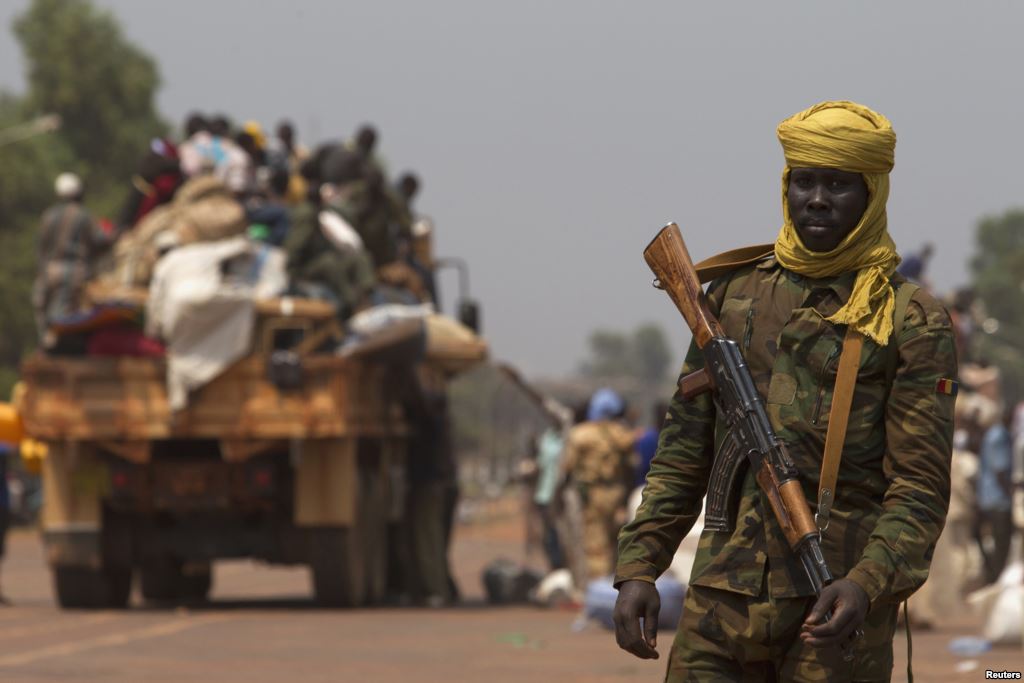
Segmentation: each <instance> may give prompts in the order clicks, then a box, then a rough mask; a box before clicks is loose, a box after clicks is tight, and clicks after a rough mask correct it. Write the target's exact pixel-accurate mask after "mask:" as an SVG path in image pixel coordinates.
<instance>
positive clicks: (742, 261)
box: [694, 242, 775, 284]
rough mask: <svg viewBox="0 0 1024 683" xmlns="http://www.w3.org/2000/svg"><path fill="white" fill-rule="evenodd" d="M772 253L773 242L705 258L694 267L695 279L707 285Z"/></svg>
mask: <svg viewBox="0 0 1024 683" xmlns="http://www.w3.org/2000/svg"><path fill="white" fill-rule="evenodd" d="M774 253H775V243H774V242H769V243H768V244H755V245H753V246H750V247H740V248H739V249H731V250H729V251H724V252H722V253H721V254H717V255H715V256H712V257H710V258H706V259H704V260H703V261H701V262H700V263H698V264H697V265H696V266H694V270H696V271H697V277H698V278H700V281H701V284H707V283H708V282H711V281H712V280H714V279H715V278H717V277H721V276H723V275H726V274H728V273H731V272H732V271H734V270H736V269H737V268H740V267H742V266H746V265H749V264H751V263H757V262H758V261H760V260H761V259H763V258H765V257H766V256H771V255H772V254H774Z"/></svg>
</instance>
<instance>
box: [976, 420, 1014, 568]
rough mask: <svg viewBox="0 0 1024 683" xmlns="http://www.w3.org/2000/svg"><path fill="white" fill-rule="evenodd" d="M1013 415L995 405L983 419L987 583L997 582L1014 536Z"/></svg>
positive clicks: (981, 522)
mask: <svg viewBox="0 0 1024 683" xmlns="http://www.w3.org/2000/svg"><path fill="white" fill-rule="evenodd" d="M1011 419H1012V414H1011V413H1010V411H1004V410H1003V409H1002V408H1001V406H1000V405H999V404H996V403H995V402H992V403H991V404H990V406H989V407H988V408H987V412H986V413H985V414H984V415H983V417H982V418H980V420H979V421H980V427H981V429H982V430H983V431H982V436H981V444H980V448H979V453H978V456H979V458H978V460H979V467H978V543H979V545H980V547H981V552H982V556H983V557H984V560H985V580H986V582H987V583H994V582H995V581H996V580H997V579H998V578H999V575H1000V574H1001V573H1002V571H1003V568H1004V567H1006V561H1007V558H1008V557H1009V554H1010V540H1011V538H1012V537H1013V507H1012V501H1013V482H1012V477H1013V441H1012V439H1011V438H1010V431H1009V429H1008V426H1009V424H1010V420H1011Z"/></svg>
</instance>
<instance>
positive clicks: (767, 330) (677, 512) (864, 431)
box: [616, 258, 957, 602]
mask: <svg viewBox="0 0 1024 683" xmlns="http://www.w3.org/2000/svg"><path fill="white" fill-rule="evenodd" d="M854 276H855V274H854V273H847V274H844V275H840V276H838V277H834V278H826V279H822V280H810V279H807V278H803V277H801V276H799V275H797V274H795V273H792V272H790V271H787V270H785V269H784V268H782V267H781V266H780V265H779V264H778V263H777V262H776V261H775V260H774V259H773V258H769V259H766V260H764V261H761V262H759V263H757V264H755V265H751V266H746V267H744V268H741V269H739V270H737V271H735V272H734V273H733V274H731V275H729V276H727V277H725V278H722V279H720V280H717V281H715V282H714V283H712V285H711V287H710V288H709V297H708V298H709V303H710V306H711V308H712V310H713V311H714V312H716V313H717V314H718V316H719V318H720V319H721V322H722V326H723V328H724V329H725V333H726V334H727V335H728V336H729V337H731V338H732V339H734V340H736V341H737V343H738V344H739V345H740V348H741V350H742V352H743V354H744V356H745V358H746V361H747V364H748V366H749V368H750V372H751V374H752V376H753V378H754V381H755V383H756V385H757V388H758V391H759V392H760V394H761V396H762V398H763V399H764V400H765V408H766V410H767V412H768V415H769V417H770V419H771V421H772V426H773V428H774V429H775V431H776V433H777V434H778V436H779V437H780V438H781V439H782V440H783V441H784V442H785V443H786V444H787V446H788V447H789V452H790V454H791V455H792V457H793V460H794V461H795V463H796V465H797V468H798V469H799V471H800V475H801V481H802V483H803V487H804V493H805V495H806V497H807V500H808V501H809V502H810V503H811V504H812V505H813V504H814V501H816V500H817V493H818V490H817V489H818V479H819V475H820V467H821V454H822V451H823V450H824V443H825V433H826V430H827V428H828V412H829V408H830V406H831V400H832V391H833V387H834V384H835V377H836V369H837V365H838V360H839V353H840V350H841V348H842V340H843V335H844V334H845V328H844V327H843V326H837V325H833V324H832V323H829V322H827V321H826V320H825V318H827V317H828V316H830V315H831V314H833V313H834V312H835V311H836V310H838V309H839V307H840V306H841V305H842V304H843V302H845V301H846V300H847V299H848V297H849V296H850V293H851V290H852V287H853V280H854ZM891 343H893V342H890V344H891ZM895 343H896V344H897V346H898V350H899V356H898V365H897V366H896V373H895V377H894V380H893V382H892V386H891V387H889V386H888V385H887V384H888V383H887V370H888V365H889V363H890V362H891V361H890V359H891V358H892V357H891V356H890V355H889V352H890V349H889V348H888V347H879V346H878V345H876V344H875V343H874V342H872V341H870V340H865V342H864V349H863V351H862V354H861V360H860V368H859V371H858V376H857V386H856V390H855V393H854V397H853V405H852V407H851V413H850V423H849V428H848V431H847V435H846V441H845V445H844V449H843V458H842V464H841V467H840V471H839V480H838V484H837V487H836V488H837V491H836V500H835V503H834V505H833V509H832V516H831V524H830V526H829V527H828V529H826V530H825V532H824V534H823V536H822V546H823V551H824V553H825V558H826V560H827V561H828V564H829V567H830V568H831V569H832V572H833V574H834V575H835V576H837V577H842V576H846V577H847V578H849V579H851V580H853V581H855V582H856V583H857V584H858V585H860V586H861V587H862V588H863V589H864V590H865V592H866V593H867V594H868V597H869V598H870V599H871V601H872V602H875V601H876V600H878V599H880V598H881V599H902V598H904V597H906V596H907V595H909V594H910V593H912V592H913V591H914V590H916V589H917V588H918V587H919V586H920V585H921V584H922V583H923V582H924V580H925V578H926V576H927V574H928V565H929V563H930V561H931V557H932V552H933V550H934V547H935V542H936V540H937V539H938V536H939V533H940V532H941V531H942V526H943V523H944V520H945V516H946V508H947V506H948V503H949V487H950V480H949V464H950V453H951V449H952V445H951V439H952V432H953V403H954V400H955V397H954V396H953V395H949V394H947V393H944V392H943V391H942V390H940V387H946V386H948V385H947V383H942V384H939V380H941V379H952V380H955V379H956V373H957V367H956V354H955V351H954V347H953V332H952V329H951V324H950V320H949V316H948V314H947V313H946V311H945V309H944V308H943V307H942V306H941V305H940V304H939V303H938V302H937V301H936V300H935V299H934V298H933V297H932V296H931V295H930V294H928V293H927V292H925V291H924V290H918V291H917V292H916V293H915V294H914V296H913V298H912V299H911V302H910V304H909V306H908V308H907V312H906V317H905V318H904V327H903V330H902V332H901V333H900V335H899V338H898V339H896V340H895ZM892 350H893V351H895V349H892ZM702 366H703V360H702V358H701V353H700V350H699V349H698V348H697V347H696V346H695V345H693V344H691V346H690V350H689V353H688V354H687V357H686V362H685V364H684V366H683V373H689V372H690V371H692V370H694V369H697V368H700V367H702ZM723 437H724V424H723V423H721V422H720V421H717V420H716V415H715V408H714V404H713V403H712V401H711V399H710V398H709V397H708V396H707V395H703V396H701V397H699V398H697V399H696V400H693V401H690V402H684V401H683V400H682V399H681V397H680V396H679V395H678V394H677V395H676V396H675V398H674V400H673V401H672V404H671V407H670V409H669V415H668V419H667V421H666V423H665V427H664V428H663V429H662V432H661V437H660V441H659V444H658V451H657V455H656V456H655V458H654V461H653V463H652V465H651V470H650V474H648V477H647V487H646V488H645V490H644V494H643V503H642V504H641V506H640V509H639V510H638V512H637V516H636V519H635V520H634V521H633V522H631V523H630V524H628V525H627V526H626V527H624V528H623V530H622V533H621V535H620V537H619V562H618V569H617V572H616V585H618V584H619V583H621V582H622V581H626V580H630V579H641V580H646V581H653V580H654V579H655V578H656V577H657V576H658V575H660V574H661V572H662V571H664V570H665V569H666V568H667V567H668V566H669V564H670V563H671V560H672V555H673V553H674V552H675V549H676V547H677V546H678V544H679V542H680V540H682V538H683V537H684V536H685V535H686V533H687V532H688V531H689V530H690V528H691V527H692V526H693V523H694V521H695V520H696V519H697V517H698V515H699V514H700V510H701V503H702V499H703V497H704V494H705V492H706V490H707V484H708V476H709V474H710V470H711V463H712V457H713V454H714V452H715V450H714V449H715V448H716V447H717V445H719V444H720V443H721V441H722V438H723ZM741 476H742V475H741ZM739 498H740V502H739V509H738V511H737V514H736V520H737V522H736V526H735V529H734V531H733V532H732V533H731V534H729V533H721V532H719V533H715V532H710V531H705V532H704V533H703V534H702V535H701V538H700V543H699V549H698V552H697V558H696V561H695V563H694V567H693V573H692V579H691V581H692V583H694V584H695V585H699V586H707V587H711V588H719V589H724V590H729V591H734V592H737V593H743V594H747V595H759V594H760V593H761V591H762V589H763V588H764V587H765V586H766V587H767V590H768V591H769V592H770V594H771V595H772V596H773V597H780V598H781V597H797V596H807V595H812V594H813V591H812V589H811V586H810V583H809V581H808V580H807V578H806V576H805V575H804V572H803V569H802V568H801V566H800V563H799V562H798V561H797V560H796V559H795V558H794V557H793V556H792V555H791V553H790V551H789V547H788V545H787V544H786V541H785V538H784V537H783V535H782V531H781V529H780V528H779V525H778V523H777V522H776V520H775V518H774V516H773V515H772V513H771V509H770V508H769V507H768V505H767V502H766V500H765V497H764V495H763V494H762V492H761V491H760V489H759V488H758V487H757V484H756V482H755V480H754V477H753V475H752V473H751V472H749V468H748V471H747V473H746V476H745V477H744V479H743V482H742V494H741V496H740V497H739Z"/></svg>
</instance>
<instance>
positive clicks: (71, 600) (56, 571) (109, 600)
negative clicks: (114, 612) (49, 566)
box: [53, 565, 132, 609]
mask: <svg viewBox="0 0 1024 683" xmlns="http://www.w3.org/2000/svg"><path fill="white" fill-rule="evenodd" d="M53 582H54V585H55V587H56V589H57V602H58V603H59V604H60V606H61V607H65V608H80V609H99V608H103V607H113V608H124V607H127V606H128V598H129V597H130V596H131V589H132V572H131V570H130V569H126V568H116V569H114V568H111V569H92V568H90V567H75V566H62V565H57V566H55V567H54V568H53Z"/></svg>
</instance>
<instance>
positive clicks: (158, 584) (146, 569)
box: [139, 560, 180, 602]
mask: <svg viewBox="0 0 1024 683" xmlns="http://www.w3.org/2000/svg"><path fill="white" fill-rule="evenodd" d="M179 573H180V570H179V569H178V568H177V567H176V566H175V563H174V562H173V561H171V560H151V561H147V562H145V563H143V565H142V568H141V569H140V570H139V588H140V589H141V591H142V598H143V599H144V600H146V601H147V602H174V600H175V598H177V596H178V576H179Z"/></svg>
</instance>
